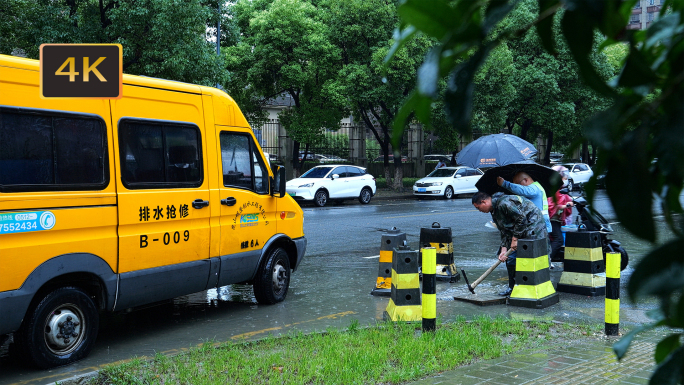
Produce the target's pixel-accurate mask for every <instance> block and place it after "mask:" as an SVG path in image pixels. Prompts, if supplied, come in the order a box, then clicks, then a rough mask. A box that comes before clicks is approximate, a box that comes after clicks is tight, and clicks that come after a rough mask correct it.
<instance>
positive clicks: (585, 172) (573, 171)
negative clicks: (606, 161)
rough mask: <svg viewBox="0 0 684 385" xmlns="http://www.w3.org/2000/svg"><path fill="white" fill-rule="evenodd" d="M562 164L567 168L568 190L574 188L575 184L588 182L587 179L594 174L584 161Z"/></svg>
mask: <svg viewBox="0 0 684 385" xmlns="http://www.w3.org/2000/svg"><path fill="white" fill-rule="evenodd" d="M563 166H565V167H566V168H567V169H568V188H569V189H570V191H572V190H574V189H575V187H577V185H582V184H584V183H587V182H589V179H591V177H592V176H594V172H593V171H591V167H589V165H588V164H585V163H566V164H564V165H563Z"/></svg>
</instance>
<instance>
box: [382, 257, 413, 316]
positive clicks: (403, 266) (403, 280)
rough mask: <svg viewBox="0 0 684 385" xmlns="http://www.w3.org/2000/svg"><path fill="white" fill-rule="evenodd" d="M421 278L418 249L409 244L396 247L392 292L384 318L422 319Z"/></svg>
mask: <svg viewBox="0 0 684 385" xmlns="http://www.w3.org/2000/svg"><path fill="white" fill-rule="evenodd" d="M421 316H422V309H421V305H420V278H419V276H418V251H417V250H416V251H411V250H409V248H408V246H401V247H399V249H394V259H393V260H392V292H391V294H390V300H389V304H387V309H385V313H384V318H389V319H391V320H392V321H395V322H396V321H404V322H415V321H420V319H421Z"/></svg>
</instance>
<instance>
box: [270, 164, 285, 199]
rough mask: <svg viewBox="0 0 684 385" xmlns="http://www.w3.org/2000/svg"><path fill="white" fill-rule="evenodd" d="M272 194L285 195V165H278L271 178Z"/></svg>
mask: <svg viewBox="0 0 684 385" xmlns="http://www.w3.org/2000/svg"><path fill="white" fill-rule="evenodd" d="M271 196H275V197H278V198H282V197H284V196H285V167H283V166H276V169H275V172H274V173H273V178H271Z"/></svg>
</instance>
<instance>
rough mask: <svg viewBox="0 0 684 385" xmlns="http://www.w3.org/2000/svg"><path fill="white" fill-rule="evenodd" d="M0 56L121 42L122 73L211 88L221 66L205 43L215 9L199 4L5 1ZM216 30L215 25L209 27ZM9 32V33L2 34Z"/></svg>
mask: <svg viewBox="0 0 684 385" xmlns="http://www.w3.org/2000/svg"><path fill="white" fill-rule="evenodd" d="M0 11H2V12H3V13H5V12H7V15H8V17H6V20H8V21H7V22H5V17H3V22H2V23H0V32H2V34H0V52H2V53H6V54H11V53H12V52H13V51H15V50H17V49H19V50H22V51H23V52H24V53H25V54H26V55H27V56H28V57H30V58H36V59H37V58H38V56H39V46H40V45H41V44H44V43H119V44H121V45H122V46H123V62H124V72H126V73H130V74H136V75H145V76H153V77H159V78H165V79H172V80H178V81H184V82H191V83H199V84H204V85H215V84H217V83H218V82H220V81H221V77H222V76H223V75H222V71H221V69H222V65H221V62H220V59H219V58H218V57H217V56H216V54H215V52H214V48H213V44H212V43H210V42H209V41H207V39H206V30H207V26H208V24H207V23H213V22H214V20H215V19H216V18H217V15H216V5H215V3H214V5H213V6H209V5H208V4H205V3H203V2H202V1H200V0H140V1H135V0H108V1H98V0H81V1H68V0H59V1H46V0H43V1H29V0H6V1H4V2H3V5H0ZM212 25H214V24H212ZM5 30H10V31H11V33H10V34H5Z"/></svg>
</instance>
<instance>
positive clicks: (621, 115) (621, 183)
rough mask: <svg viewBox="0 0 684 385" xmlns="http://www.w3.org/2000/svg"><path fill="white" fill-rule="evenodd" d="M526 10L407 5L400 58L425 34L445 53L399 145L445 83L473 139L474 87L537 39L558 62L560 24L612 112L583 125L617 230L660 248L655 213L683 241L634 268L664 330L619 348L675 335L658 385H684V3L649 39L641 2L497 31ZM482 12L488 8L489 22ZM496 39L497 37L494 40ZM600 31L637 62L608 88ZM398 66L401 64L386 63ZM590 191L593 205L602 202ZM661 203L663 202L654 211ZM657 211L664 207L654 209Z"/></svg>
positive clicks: (614, 3) (429, 69) (586, 3)
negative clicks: (632, 22) (521, 40)
mask: <svg viewBox="0 0 684 385" xmlns="http://www.w3.org/2000/svg"><path fill="white" fill-rule="evenodd" d="M517 3H518V2H517V1H507V0H491V1H485V0H479V1H472V0H460V1H447V0H435V1H431V2H425V1H422V0H403V1H401V3H400V5H399V13H400V14H401V15H402V21H403V25H402V29H401V31H399V32H398V33H399V34H400V35H401V36H403V37H404V38H403V39H401V40H399V41H398V42H397V44H396V47H395V49H394V50H393V51H392V52H395V51H396V48H398V47H400V46H401V45H403V44H406V42H407V40H410V39H411V38H412V37H413V36H415V35H416V33H417V32H418V31H420V33H422V34H426V35H428V36H431V37H433V38H435V39H438V40H439V41H440V44H439V45H437V46H436V47H435V48H434V50H433V53H432V54H430V55H428V56H426V59H425V62H424V64H423V67H422V68H423V71H422V72H420V73H419V78H418V86H417V88H416V91H414V93H413V94H412V96H411V98H409V99H408V100H407V102H406V104H404V107H403V108H402V110H401V111H400V113H399V114H398V119H397V121H396V122H395V125H394V126H395V128H396V132H395V133H394V134H395V135H396V136H398V135H400V134H401V131H402V129H403V127H404V124H405V120H406V119H407V118H408V117H409V116H410V115H411V113H415V115H416V116H418V117H419V118H420V119H421V120H422V121H423V122H424V123H429V117H430V114H429V103H430V101H431V100H433V99H435V98H438V97H440V94H439V93H438V92H437V90H438V80H439V79H441V78H443V77H448V88H447V91H446V92H445V93H444V96H443V99H444V101H445V110H446V115H447V117H448V119H449V121H450V123H451V124H452V125H453V127H454V129H455V130H458V131H459V132H461V133H464V134H468V133H470V132H471V120H472V116H473V114H472V113H473V93H474V89H475V87H474V78H475V76H476V74H477V71H478V69H479V68H480V67H481V66H482V65H483V63H484V62H485V61H486V59H487V57H488V56H489V54H490V53H491V52H492V51H493V50H494V49H495V48H496V47H497V46H499V45H501V44H503V43H506V42H510V41H511V40H513V39H515V38H516V37H517V36H523V35H525V34H526V33H527V32H528V31H529V30H531V29H533V28H534V29H536V30H537V32H538V36H539V37H540V39H541V42H542V44H543V46H544V48H545V51H546V52H548V53H549V54H551V55H557V54H558V52H559V49H560V47H559V44H558V43H557V41H556V39H554V34H553V31H554V20H555V15H562V16H561V20H560V25H561V30H560V33H561V34H562V36H563V38H564V40H565V41H566V42H567V46H568V49H569V51H570V53H571V55H572V57H573V61H574V62H575V63H576V65H577V68H578V69H579V73H580V75H581V79H582V81H583V82H584V83H585V84H586V85H588V86H589V87H591V88H592V89H593V90H594V91H595V92H596V93H598V94H600V95H602V96H604V97H607V98H610V100H611V105H610V107H609V108H608V109H606V110H605V111H602V112H599V113H595V114H593V115H592V116H591V117H590V118H589V119H588V120H587V122H586V123H585V124H584V130H583V133H584V136H585V138H586V139H587V140H591V141H592V142H593V143H594V144H595V145H596V146H599V147H600V149H601V150H602V152H601V156H600V158H599V160H598V163H597V165H596V169H597V171H598V172H597V173H600V172H602V171H605V172H606V178H605V179H606V189H607V193H608V196H609V198H610V200H611V203H612V204H613V207H614V208H615V212H616V215H617V218H618V220H619V221H620V222H621V223H622V224H623V225H624V226H625V227H626V228H627V229H628V230H629V231H630V232H632V233H633V234H634V235H636V236H637V237H639V238H642V239H644V240H647V241H650V242H655V241H656V238H657V235H658V234H657V232H656V226H655V222H654V212H653V210H654V207H657V206H659V207H658V208H659V209H661V210H662V212H663V214H664V217H665V221H666V222H667V224H668V226H669V230H671V231H672V232H673V233H674V234H675V237H674V239H672V240H670V241H668V242H667V243H665V244H664V245H662V246H658V247H656V246H654V247H653V248H652V249H651V251H650V252H649V253H648V255H646V256H645V257H644V258H643V259H642V260H641V261H640V262H639V264H638V265H637V266H636V269H635V270H634V273H633V274H632V276H631V277H630V279H629V283H628V290H629V294H630V296H631V297H632V298H633V299H637V298H639V297H641V296H656V297H658V298H659V299H660V308H659V312H658V314H657V315H655V317H656V322H655V323H654V324H652V325H648V326H646V327H644V328H639V329H637V330H635V331H633V332H631V333H630V334H628V335H626V336H625V337H623V338H622V340H621V341H619V342H618V343H616V344H615V345H614V350H615V352H616V354H617V356H618V358H622V357H623V356H624V354H625V352H626V351H627V349H628V346H629V344H630V343H631V340H632V338H633V337H634V334H635V333H638V332H640V331H641V330H643V329H645V328H649V327H653V326H656V325H657V326H660V325H663V326H669V327H671V328H674V329H672V334H671V335H670V336H669V337H666V338H665V339H663V340H662V341H660V343H659V344H658V345H657V347H656V353H655V359H656V362H657V363H658V366H657V368H656V370H655V371H654V373H653V376H652V377H651V383H653V384H675V383H677V382H682V380H683V379H684V346H682V344H681V337H682V333H681V329H682V328H683V327H684V254H683V253H682V252H681V250H682V249H683V248H684V216H683V215H682V214H683V213H684V210H683V209H682V205H681V202H680V195H681V193H682V188H683V187H684V108H682V106H683V105H684V1H682V0H665V2H664V4H663V7H662V10H661V12H660V15H659V17H658V18H657V19H656V20H655V21H654V22H652V23H651V25H650V26H649V28H648V29H647V30H645V31H628V30H626V26H627V23H628V20H629V17H630V15H631V11H632V8H633V7H634V5H635V4H636V0H604V1H593V0H565V1H563V2H561V1H560V0H539V1H538V3H539V11H538V12H537V13H536V14H535V17H534V20H533V21H531V22H530V23H529V24H527V25H525V26H524V27H522V28H518V29H505V30H502V31H496V30H494V29H493V28H494V27H495V26H496V25H498V24H499V23H500V22H501V20H502V19H504V18H505V17H506V15H508V14H509V13H510V12H511V10H512V9H513V8H514V7H515V5H516V4H517ZM481 7H486V11H485V12H481ZM492 31H495V32H494V33H492ZM597 31H598V32H599V33H600V36H603V38H602V39H603V43H602V44H601V47H607V46H611V45H614V44H619V43H620V42H625V43H627V44H628V45H629V52H628V54H627V55H626V57H625V60H624V63H623V64H622V65H621V71H620V74H619V76H618V77H617V78H615V79H614V80H612V81H610V82H606V80H605V79H604V78H603V77H602V76H601V74H600V69H597V68H596V67H594V65H593V64H592V56H593V47H594V46H595V43H596V41H597V36H599V35H597ZM389 56H390V57H391V56H392V55H389ZM593 183H594V181H590V185H589V195H590V199H592V198H593ZM654 197H657V199H655V201H654ZM654 203H656V205H654Z"/></svg>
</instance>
